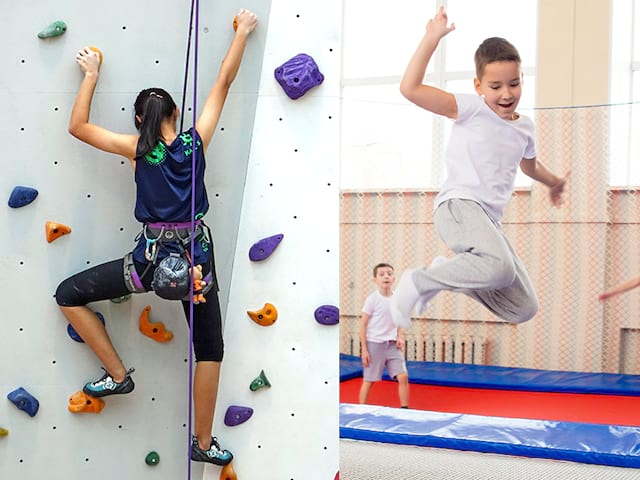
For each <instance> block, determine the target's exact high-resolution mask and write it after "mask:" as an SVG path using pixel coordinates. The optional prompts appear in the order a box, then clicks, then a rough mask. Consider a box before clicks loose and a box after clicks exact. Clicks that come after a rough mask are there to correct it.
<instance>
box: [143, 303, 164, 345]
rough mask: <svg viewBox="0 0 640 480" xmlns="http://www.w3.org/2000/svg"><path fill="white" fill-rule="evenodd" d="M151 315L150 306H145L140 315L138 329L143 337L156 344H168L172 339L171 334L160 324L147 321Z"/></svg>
mask: <svg viewBox="0 0 640 480" xmlns="http://www.w3.org/2000/svg"><path fill="white" fill-rule="evenodd" d="M150 313H151V305H147V306H146V307H144V310H142V313H141V314H140V322H139V324H138V328H139V329H140V331H141V332H142V334H143V335H146V336H147V337H149V338H152V339H153V340H155V341H156V342H161V343H164V342H168V341H169V340H171V339H172V338H173V333H172V332H170V331H169V330H167V329H166V327H165V326H164V323H162V322H152V321H151V320H150V319H149V314H150Z"/></svg>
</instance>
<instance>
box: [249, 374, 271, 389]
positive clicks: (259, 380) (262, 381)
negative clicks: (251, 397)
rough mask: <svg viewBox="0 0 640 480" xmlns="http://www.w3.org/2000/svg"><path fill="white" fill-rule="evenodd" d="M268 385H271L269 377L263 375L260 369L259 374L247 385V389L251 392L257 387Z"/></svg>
mask: <svg viewBox="0 0 640 480" xmlns="http://www.w3.org/2000/svg"><path fill="white" fill-rule="evenodd" d="M270 386H271V383H269V379H268V378H267V376H266V375H265V373H264V370H260V375H258V376H257V377H256V378H254V379H253V381H252V382H251V385H249V390H251V391H252V392H255V391H256V390H258V389H259V388H262V387H270Z"/></svg>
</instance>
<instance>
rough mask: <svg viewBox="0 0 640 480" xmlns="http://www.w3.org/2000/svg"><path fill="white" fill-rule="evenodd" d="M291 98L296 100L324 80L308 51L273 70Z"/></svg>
mask: <svg viewBox="0 0 640 480" xmlns="http://www.w3.org/2000/svg"><path fill="white" fill-rule="evenodd" d="M273 74H274V76H275V77H276V80H277V81H278V83H279V84H280V86H281V87H282V89H283V90H284V93H286V94H287V96H288V97H289V98H291V99H292V100H295V99H297V98H300V97H301V96H302V95H304V94H305V93H307V92H308V91H309V90H310V89H312V88H313V87H315V86H317V85H320V84H321V83H322V82H323V81H324V75H323V74H322V73H320V70H319V69H318V65H317V64H316V62H315V60H314V59H313V58H311V57H310V56H309V55H307V54H306V53H299V54H298V55H296V56H295V57H293V58H290V59H289V60H287V61H286V62H284V63H283V64H282V65H280V66H279V67H278V68H276V69H275V71H274V72H273Z"/></svg>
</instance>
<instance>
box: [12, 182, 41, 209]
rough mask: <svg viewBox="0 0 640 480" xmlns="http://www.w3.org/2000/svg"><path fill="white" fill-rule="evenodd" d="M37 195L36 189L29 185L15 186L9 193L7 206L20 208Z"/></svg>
mask: <svg viewBox="0 0 640 480" xmlns="http://www.w3.org/2000/svg"><path fill="white" fill-rule="evenodd" d="M37 196H38V190H36V189H35V188H31V187H22V186H17V187H14V188H13V191H12V192H11V195H9V206H10V207H11V208H20V207H24V206H25V205H29V204H30V203H31V202H33V201H34V200H35V199H36V197H37Z"/></svg>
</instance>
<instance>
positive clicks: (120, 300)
mask: <svg viewBox="0 0 640 480" xmlns="http://www.w3.org/2000/svg"><path fill="white" fill-rule="evenodd" d="M130 298H131V294H128V295H123V296H121V297H116V298H112V299H111V301H112V302H113V303H124V302H126V301H127V300H129V299H130Z"/></svg>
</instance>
